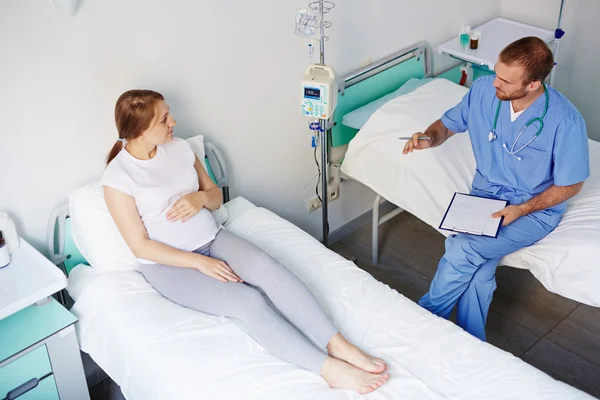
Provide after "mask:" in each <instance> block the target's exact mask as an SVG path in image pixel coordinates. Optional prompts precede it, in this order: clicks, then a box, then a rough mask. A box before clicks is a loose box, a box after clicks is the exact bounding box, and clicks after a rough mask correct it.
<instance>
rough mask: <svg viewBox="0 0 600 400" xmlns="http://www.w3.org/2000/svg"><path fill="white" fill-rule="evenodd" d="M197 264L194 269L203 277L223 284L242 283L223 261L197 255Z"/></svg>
mask: <svg viewBox="0 0 600 400" xmlns="http://www.w3.org/2000/svg"><path fill="white" fill-rule="evenodd" d="M198 256H199V260H200V261H199V262H198V266H197V267H196V269H197V270H198V271H200V272H202V273H203V274H204V275H207V276H210V277H211V278H215V279H216V280H219V281H221V282H223V283H225V282H243V281H242V279H241V278H240V277H239V276H237V275H236V273H235V272H233V270H232V269H231V267H230V266H229V265H227V264H226V263H225V261H221V260H218V259H216V258H212V257H207V256H203V255H201V254H198Z"/></svg>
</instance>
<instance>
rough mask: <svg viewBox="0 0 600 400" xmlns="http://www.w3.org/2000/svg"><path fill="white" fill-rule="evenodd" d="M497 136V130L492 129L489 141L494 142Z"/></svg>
mask: <svg viewBox="0 0 600 400" xmlns="http://www.w3.org/2000/svg"><path fill="white" fill-rule="evenodd" d="M496 138H497V136H496V132H494V131H490V133H488V141H490V142H493V141H494V140H496Z"/></svg>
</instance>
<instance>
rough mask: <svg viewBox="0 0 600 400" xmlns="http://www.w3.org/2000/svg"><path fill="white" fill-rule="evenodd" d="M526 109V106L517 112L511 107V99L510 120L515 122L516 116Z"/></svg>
mask: <svg viewBox="0 0 600 400" xmlns="http://www.w3.org/2000/svg"><path fill="white" fill-rule="evenodd" d="M525 110H527V108H525V109H524V110H521V111H519V112H515V109H514V108H513V105H512V101H511V102H510V122H515V120H516V119H517V118H519V115H521V114H523V111H525Z"/></svg>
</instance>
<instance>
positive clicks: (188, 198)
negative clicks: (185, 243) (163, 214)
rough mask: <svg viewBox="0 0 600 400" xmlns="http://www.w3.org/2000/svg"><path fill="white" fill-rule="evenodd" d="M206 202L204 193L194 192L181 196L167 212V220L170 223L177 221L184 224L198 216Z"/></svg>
mask: <svg viewBox="0 0 600 400" xmlns="http://www.w3.org/2000/svg"><path fill="white" fill-rule="evenodd" d="M206 202H207V199H206V194H205V193H204V192H194V193H189V194H186V195H184V196H181V197H180V198H179V200H177V201H176V202H175V204H173V207H171V209H170V210H169V211H168V212H167V220H169V221H171V222H176V221H179V220H181V222H185V221H187V220H189V219H190V218H192V217H193V216H194V215H196V214H198V213H199V212H200V210H202V208H203V207H204V205H205V204H206Z"/></svg>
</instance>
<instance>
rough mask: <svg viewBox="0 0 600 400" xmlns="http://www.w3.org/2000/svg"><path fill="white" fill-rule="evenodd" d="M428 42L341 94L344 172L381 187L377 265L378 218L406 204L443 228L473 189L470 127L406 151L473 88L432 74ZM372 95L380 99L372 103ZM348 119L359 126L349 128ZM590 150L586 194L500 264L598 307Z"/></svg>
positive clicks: (596, 168)
mask: <svg viewBox="0 0 600 400" xmlns="http://www.w3.org/2000/svg"><path fill="white" fill-rule="evenodd" d="M422 46H423V45H422V44H421V46H417V48H416V49H414V50H411V49H412V48H411V49H409V50H410V51H409V52H408V53H406V51H405V52H402V53H405V54H404V57H407V56H408V59H407V60H405V61H403V62H399V61H397V60H393V61H394V62H391V60H384V62H382V63H380V64H381V65H379V66H378V67H377V69H376V70H375V71H369V70H368V69H367V70H364V71H363V72H362V73H359V74H353V75H350V76H349V77H348V78H347V79H346V82H347V84H348V83H349V84H351V85H352V84H353V83H354V81H356V80H357V76H358V77H360V76H362V77H363V79H362V80H361V81H360V83H359V84H355V85H352V86H350V87H349V88H347V89H346V90H345V93H343V94H341V95H340V96H339V102H341V103H339V104H341V105H342V115H340V116H339V117H338V119H339V125H338V126H336V127H335V128H334V132H333V135H334V137H333V139H334V142H335V141H336V140H338V143H337V144H338V145H339V144H344V143H349V145H348V150H347V152H346V154H345V158H344V160H343V164H342V172H343V173H344V174H345V175H346V176H348V177H350V178H351V179H353V180H356V181H359V182H361V183H363V184H364V185H366V186H368V187H369V188H371V189H372V190H373V191H375V192H376V193H377V197H376V200H375V204H374V207H373V240H372V246H373V249H372V250H373V263H377V258H378V257H377V256H378V235H377V233H378V226H379V225H380V224H382V223H383V222H385V221H387V220H389V219H390V218H391V217H393V216H395V215H397V214H398V212H400V211H402V210H405V211H408V212H410V213H411V214H413V215H415V216H416V217H417V218H419V219H421V220H422V221H424V222H426V223H427V224H429V225H430V226H432V227H434V228H436V229H438V227H439V224H440V221H441V220H442V218H443V215H444V212H445V211H446V208H447V207H448V204H449V203H450V201H451V199H452V196H453V194H454V193H455V192H461V193H469V192H470V188H471V182H472V179H473V176H474V174H475V157H474V155H473V151H472V148H471V142H470V139H469V134H468V133H467V132H465V133H464V134H457V135H454V136H453V137H452V138H450V139H449V140H448V141H447V142H446V143H444V145H443V146H440V147H438V148H434V149H430V150H427V151H422V152H414V153H411V154H409V155H402V149H403V147H404V144H405V141H402V140H398V138H399V137H402V136H411V135H412V134H413V133H415V132H423V131H424V130H425V129H426V128H427V127H428V126H429V125H430V124H431V123H433V122H434V121H435V120H437V119H439V118H440V117H441V116H442V115H443V113H444V112H445V111H447V110H448V109H450V108H451V107H453V106H455V105H456V104H458V103H459V102H460V101H461V99H462V97H463V96H464V95H465V94H466V92H467V88H465V87H462V86H459V85H458V84H456V83H453V82H452V81H451V80H452V76H451V74H445V75H443V76H441V77H439V78H438V79H431V78H429V77H428V76H429V75H430V74H429V71H428V64H427V63H424V65H423V63H422V62H419V61H418V57H419V54H422V52H424V51H425V49H424V48H423V47H422ZM422 57H423V58H424V59H426V56H422ZM411 78H413V79H411ZM414 78H417V79H414ZM421 78H425V79H421ZM445 78H449V79H445ZM371 81H373V82H371ZM419 81H421V82H419ZM404 82H407V83H404ZM378 85H379V90H380V91H381V92H384V91H385V90H387V91H390V89H389V88H391V87H393V86H394V85H396V87H398V86H400V89H398V90H396V91H395V92H392V93H391V94H388V95H386V96H384V97H378V96H379V95H378V93H370V92H369V91H372V90H373V89H372V86H375V87H378ZM415 88H416V89H415ZM365 91H366V92H365ZM407 92H408V93H407ZM346 96H348V98H344V97H346ZM370 99H374V100H373V101H372V102H370V103H369V101H370ZM363 104H364V105H363ZM338 107H339V106H338ZM344 114H346V115H344ZM357 119H358V120H360V119H362V121H359V122H357ZM346 121H350V122H346ZM342 122H346V123H348V124H349V125H353V126H355V127H356V128H360V129H359V130H356V129H351V128H349V127H347V126H343V125H342ZM357 124H358V125H357ZM336 129H337V131H336ZM334 144H335V143H334ZM589 149H590V163H591V166H590V168H591V177H590V178H589V179H588V180H587V181H586V182H585V184H584V187H583V190H582V192H581V193H580V194H578V195H577V196H575V197H574V198H572V199H570V200H569V201H568V206H567V211H566V213H565V215H564V216H563V218H562V220H561V222H560V224H559V225H558V227H557V228H556V229H555V230H554V231H553V232H552V233H551V234H549V235H548V236H547V237H546V238H544V239H542V240H541V241H539V242H538V243H536V244H535V245H533V246H530V247H527V248H524V249H521V250H520V251H517V252H515V253H513V254H510V255H508V256H506V257H504V258H503V259H502V260H501V262H500V265H507V266H511V267H517V268H524V269H528V270H530V271H531V272H532V274H533V275H534V276H535V277H536V278H537V279H538V280H539V281H540V282H541V283H542V284H543V285H544V286H545V287H546V289H548V290H550V291H552V292H554V293H557V294H560V295H562V296H565V297H568V298H571V299H573V300H576V301H579V302H582V303H585V304H589V305H592V306H600V291H598V290H597V287H598V284H599V283H600V261H599V260H600V143H598V142H595V141H592V140H589ZM384 199H385V200H388V201H389V202H391V203H393V204H394V205H396V206H398V207H399V208H398V209H395V210H393V211H392V212H391V213H389V214H387V215H383V216H380V215H379V204H380V203H381V201H382V200H384ZM438 230H439V229H438ZM439 232H440V233H442V234H444V235H446V236H447V235H449V234H450V232H447V231H442V230H439Z"/></svg>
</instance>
